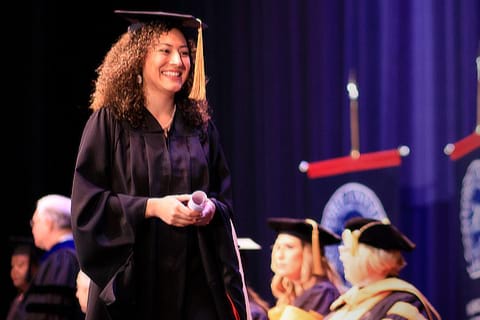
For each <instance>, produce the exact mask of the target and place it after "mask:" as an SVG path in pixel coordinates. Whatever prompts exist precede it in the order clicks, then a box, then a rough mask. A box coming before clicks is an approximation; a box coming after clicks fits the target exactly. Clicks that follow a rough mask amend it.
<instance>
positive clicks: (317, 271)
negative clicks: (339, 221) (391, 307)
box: [267, 217, 343, 320]
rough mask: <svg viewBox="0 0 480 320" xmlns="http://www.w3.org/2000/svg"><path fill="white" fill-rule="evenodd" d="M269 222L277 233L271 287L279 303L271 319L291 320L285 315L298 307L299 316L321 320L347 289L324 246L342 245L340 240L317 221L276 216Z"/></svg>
mask: <svg viewBox="0 0 480 320" xmlns="http://www.w3.org/2000/svg"><path fill="white" fill-rule="evenodd" d="M267 223H268V225H269V226H270V227H271V228H272V229H273V230H275V231H276V232H277V237H276V239H275V243H274V244H273V247H272V257H271V269H272V271H273V272H274V275H273V277H272V280H271V284H270V287H271V290H272V293H273V296H274V297H275V298H276V304H275V306H274V307H273V308H271V309H270V310H269V311H268V316H269V319H270V320H278V319H282V320H283V319H285V318H288V317H287V316H284V314H283V313H284V312H287V311H288V312H291V311H292V310H293V311H294V310H295V309H296V308H297V309H300V310H298V312H297V313H299V314H305V313H311V317H312V318H313V319H316V318H321V317H322V316H323V315H325V314H327V313H328V312H329V307H330V304H331V303H332V302H333V301H334V300H335V299H336V298H338V296H339V295H340V292H341V290H343V282H342V279H341V278H340V276H339V275H338V273H337V272H336V270H335V269H334V268H333V266H331V264H330V262H329V261H328V259H327V257H326V256H325V254H324V247H325V246H327V245H333V244H338V243H340V237H339V236H338V235H337V234H335V233H334V232H331V231H329V230H327V229H326V228H324V227H322V226H321V225H319V224H318V223H317V222H316V221H315V220H313V219H294V218H284V217H275V218H269V219H268V220H267ZM287 307H288V308H287Z"/></svg>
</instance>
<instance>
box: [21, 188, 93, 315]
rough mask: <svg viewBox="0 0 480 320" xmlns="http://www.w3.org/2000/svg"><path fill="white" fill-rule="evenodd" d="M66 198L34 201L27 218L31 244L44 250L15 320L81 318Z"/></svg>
mask: <svg viewBox="0 0 480 320" xmlns="http://www.w3.org/2000/svg"><path fill="white" fill-rule="evenodd" d="M70 207H71V201H70V198H68V197H66V196H63V195H59V194H49V195H46V196H44V197H42V198H40V199H39V200H38V201H37V204H36V208H35V211H34V213H33V216H32V219H31V227H32V234H33V239H34V241H35V245H36V246H37V247H38V248H40V249H42V250H44V251H45V253H44V254H43V255H42V257H41V259H40V264H39V267H38V271H37V273H36V274H35V276H34V277H33V278H32V282H31V285H30V287H29V288H28V289H27V291H26V292H25V296H24V299H23V301H22V304H21V306H22V314H21V315H20V316H19V317H18V318H17V319H34V320H39V319H46V320H76V319H84V315H83V314H82V312H81V310H80V305H79V303H78V301H77V299H76V297H75V287H76V276H77V273H78V271H79V264H78V260H77V256H76V252H75V244H74V241H73V237H72V230H71V215H70Z"/></svg>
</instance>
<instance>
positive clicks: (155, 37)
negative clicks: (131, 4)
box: [72, 11, 249, 320]
mask: <svg viewBox="0 0 480 320" xmlns="http://www.w3.org/2000/svg"><path fill="white" fill-rule="evenodd" d="M116 12H117V13H118V14H120V15H122V16H123V17H125V18H127V19H128V20H129V22H130V23H131V24H130V26H129V29H128V31H127V32H125V33H124V34H123V35H122V36H121V37H120V38H119V40H118V41H117V42H116V43H115V44H114V45H113V46H112V48H111V49H110V51H109V52H108V53H107V55H106V56H105V58H104V60H103V62H102V64H101V65H100V67H99V68H98V69H97V71H98V77H97V79H96V81H95V88H94V92H93V94H92V99H91V104H90V109H91V110H92V111H93V112H92V114H91V116H90V117H89V119H88V120H87V123H86V125H85V127H84V131H83V134H82V138H81V142H80V146H79V150H78V155H77V160H76V166H75V170H74V177H73V187H72V222H73V231H74V232H73V233H74V238H75V243H76V246H77V252H78V257H79V261H80V265H81V269H82V270H83V271H84V272H85V273H86V274H87V275H88V276H89V277H90V279H91V285H90V293H89V299H88V306H87V319H91V320H94V319H101V320H108V319H138V320H142V319H169V320H230V319H232V320H241V319H247V315H248V314H249V310H248V303H247V301H246V287H245V282H244V278H243V271H242V268H241V263H240V257H239V251H238V248H237V241H236V235H235V229H234V217H233V207H232V190H231V176H230V170H229V167H228V165H227V162H226V158H225V156H224V153H223V150H222V147H221V144H220V138H219V133H218V131H217V128H216V127H215V125H214V123H213V122H212V120H211V116H210V107H209V104H208V101H207V99H206V97H205V88H204V86H205V75H204V70H203V69H202V67H203V56H202V52H203V45H202V42H201V39H202V29H204V28H205V25H204V24H203V23H202V22H201V21H199V20H198V19H196V18H195V17H192V16H189V15H179V14H172V13H165V12H132V11H128V12H126V11H116ZM192 28H194V29H195V30H197V29H198V30H199V32H198V44H197V45H195V43H194V42H192V41H188V40H187V38H188V37H187V35H188V32H189V30H191V29H192ZM193 52H195V53H196V57H195V59H193V56H192V54H193ZM194 62H195V65H193V63H194ZM194 70H195V71H194ZM197 190H201V191H203V192H204V193H205V194H206V196H207V197H206V199H204V206H200V209H195V208H196V207H193V206H192V207H190V206H189V205H188V203H189V202H190V201H192V200H193V199H192V196H191V195H192V194H193V193H194V192H195V191H197ZM197 207H198V206H197ZM192 208H193V209H192Z"/></svg>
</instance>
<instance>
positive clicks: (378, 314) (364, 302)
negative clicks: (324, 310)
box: [326, 278, 440, 320]
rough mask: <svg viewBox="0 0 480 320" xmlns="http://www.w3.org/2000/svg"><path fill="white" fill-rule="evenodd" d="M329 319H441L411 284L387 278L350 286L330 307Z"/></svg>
mask: <svg viewBox="0 0 480 320" xmlns="http://www.w3.org/2000/svg"><path fill="white" fill-rule="evenodd" d="M331 307H332V310H333V312H332V313H331V314H330V315H329V316H328V317H327V318H326V319H328V320H337V319H338V320H340V319H341V320H369V319H391V320H405V319H410V320H420V319H440V318H439V317H438V313H437V312H436V311H435V309H434V308H433V307H432V306H431V305H430V303H429V302H428V300H427V299H426V298H425V297H424V296H423V295H422V294H421V293H420V291H418V289H416V288H415V287H414V286H413V285H411V284H410V283H408V282H406V281H403V280H401V279H398V278H386V279H382V280H379V281H377V282H375V283H372V284H370V285H367V286H365V287H363V288H358V287H355V286H354V287H352V288H350V289H349V290H348V291H347V292H345V293H344V294H343V295H342V296H340V297H339V298H338V299H337V300H336V301H335V302H334V303H333V304H332V306H331Z"/></svg>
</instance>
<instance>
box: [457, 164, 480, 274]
mask: <svg viewBox="0 0 480 320" xmlns="http://www.w3.org/2000/svg"><path fill="white" fill-rule="evenodd" d="M460 229H461V232H462V242H463V249H464V252H463V256H464V258H465V262H466V268H467V273H468V275H469V276H470V278H472V279H478V278H480V160H474V161H472V162H471V163H470V165H469V166H468V168H467V171H466V173H465V176H464V177H463V180H462V189H461V196H460Z"/></svg>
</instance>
